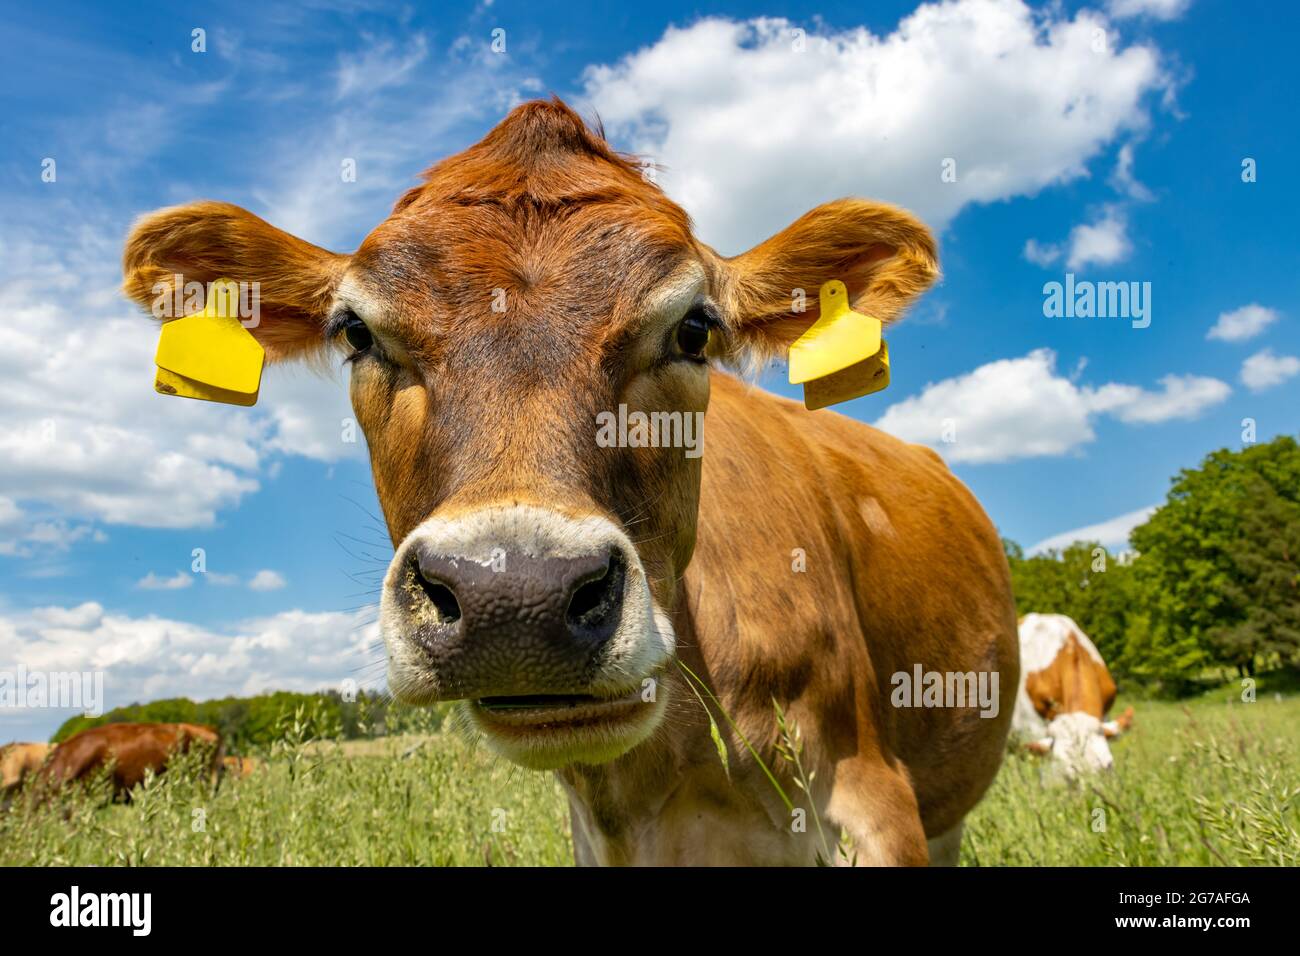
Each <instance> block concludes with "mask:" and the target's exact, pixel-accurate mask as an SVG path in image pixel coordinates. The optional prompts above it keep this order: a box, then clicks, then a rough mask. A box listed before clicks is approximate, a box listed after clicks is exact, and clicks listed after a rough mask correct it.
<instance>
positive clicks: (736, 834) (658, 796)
mask: <svg viewBox="0 0 1300 956" xmlns="http://www.w3.org/2000/svg"><path fill="white" fill-rule="evenodd" d="M686 580H687V581H689V576H688V577H687V579H686ZM679 596H681V595H679ZM691 610H692V609H691V606H690V602H689V600H685V599H683V600H682V601H681V602H680V603H679V604H678V612H677V613H676V614H675V615H674V617H675V620H674V625H675V628H676V634H677V646H678V654H679V656H680V658H681V660H682V662H683V663H684V664H685V665H686V666H687V667H689V668H690V669H691V671H692V672H693V673H694V674H697V675H699V676H700V677H701V678H702V679H703V680H704V681H705V683H706V684H708V685H709V686H711V687H713V686H714V684H715V677H714V675H711V674H709V672H708V670H707V669H706V666H705V664H704V661H703V659H702V658H701V657H700V654H699V644H700V637H699V635H698V634H696V632H695V629H694V626H693V623H692V614H691ZM662 687H663V689H664V693H666V694H667V695H668V708H667V713H666V715H665V717H664V720H663V723H662V724H661V725H660V727H659V729H658V730H657V731H656V732H655V734H654V735H653V736H651V738H650V739H649V740H647V741H645V742H644V743H642V744H640V745H638V746H637V747H634V748H633V749H632V750H630V751H629V752H628V753H626V754H624V755H623V756H622V757H620V758H618V759H617V760H613V761H611V762H609V763H606V764H601V765H599V766H591V765H585V764H578V765H574V766H572V767H567V768H565V769H564V770H562V771H559V772H558V773H557V777H558V778H559V780H560V782H561V784H562V785H563V786H564V789H565V791H566V793H567V795H568V798H569V807H570V818H571V824H572V828H573V842H574V856H575V859H576V861H577V862H578V863H579V864H600V865H648V864H649V865H656V864H657V865H691V864H706V863H708V864H714V865H718V864H737V865H743V864H806V863H809V862H811V860H810V859H808V858H806V850H807V842H806V841H799V840H792V839H791V838H790V831H789V827H788V815H787V814H786V813H785V810H784V808H783V806H782V805H781V804H780V802H779V796H778V795H777V793H776V791H775V790H774V789H772V788H771V785H770V783H769V782H768V781H767V780H766V777H765V776H764V775H763V773H762V771H761V769H760V768H758V767H756V766H755V765H754V764H753V762H752V761H751V760H750V759H749V757H748V755H747V754H744V753H740V752H738V751H737V748H736V747H735V742H734V738H733V736H732V734H730V733H728V730H727V727H726V726H725V725H723V726H721V727H720V728H719V729H720V731H721V732H722V734H723V736H724V738H726V739H727V740H728V741H729V742H731V746H730V747H729V751H730V757H729V761H728V762H729V767H728V768H727V769H726V770H724V768H723V765H722V761H721V759H720V758H719V756H718V751H717V747H716V745H715V743H714V742H713V738H712V736H711V734H710V731H709V721H708V718H707V717H706V716H705V713H704V710H703V708H702V706H701V704H700V701H699V699H698V698H697V697H696V696H695V694H694V693H693V692H692V691H691V688H690V687H689V686H688V685H687V683H686V678H685V676H684V675H683V674H682V672H681V671H680V670H679V669H678V667H677V665H676V664H674V665H672V669H671V670H670V671H669V672H668V673H667V674H665V675H664V677H663V679H662ZM715 690H716V691H717V692H718V693H719V696H721V697H723V698H724V699H725V698H726V696H727V694H726V693H725V690H724V689H723V688H715ZM719 723H722V721H721V719H720V720H719Z"/></svg>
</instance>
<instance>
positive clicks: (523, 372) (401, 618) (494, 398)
mask: <svg viewBox="0 0 1300 956" xmlns="http://www.w3.org/2000/svg"><path fill="white" fill-rule="evenodd" d="M125 273H126V289H127V292H128V294H130V295H131V296H132V297H133V298H135V299H136V300H137V301H139V302H141V303H142V304H147V303H149V302H151V301H152V300H153V299H154V297H155V296H156V295H157V291H156V286H157V285H158V284H159V283H161V284H163V286H166V285H167V284H168V283H170V282H171V281H172V280H171V277H172V276H173V275H175V274H179V275H182V276H183V277H184V279H185V281H197V282H208V281H211V280H212V279H216V278H218V277H222V276H224V277H228V278H230V279H233V280H235V281H238V282H257V283H259V285H260V289H259V292H260V311H261V314H260V324H259V325H258V326H257V327H256V328H255V329H253V333H254V334H255V335H256V336H257V337H258V338H259V340H260V341H261V342H262V343H263V345H264V346H265V347H266V350H267V353H268V356H269V357H270V358H271V359H272V360H273V361H274V360H280V359H289V358H296V357H300V356H307V355H310V354H313V353H316V354H319V353H320V351H321V350H322V349H323V348H324V347H326V346H332V347H335V348H337V349H338V350H340V351H341V352H342V353H343V354H344V355H345V356H346V363H347V367H348V369H349V370H350V375H351V395H352V404H353V407H354V409H355V410H356V415H357V420H358V422H359V423H360V424H361V426H362V428H363V430H364V432H365V435H366V439H367V443H368V445H369V451H370V458H371V464H372V468H373V472H374V478H375V484H376V488H377V491H378V496H379V501H380V503H381V505H382V507H383V511H384V516H385V520H386V522H387V525H388V529H389V533H390V535H391V537H392V540H393V542H394V545H395V549H396V553H395V555H394V557H393V560H392V564H391V565H390V568H389V571H388V574H387V579H386V581H385V583H384V587H383V594H382V599H381V622H382V629H383V635H384V639H385V642H386V645H387V648H388V654H389V683H390V686H391V688H392V690H393V692H394V693H395V694H396V695H397V696H398V697H399V698H401V699H403V700H406V701H410V702H416V703H428V702H433V701H438V700H456V699H460V700H464V701H465V702H466V705H465V706H466V708H467V710H468V713H469V714H470V716H471V719H472V721H473V722H474V724H475V725H476V726H478V727H479V728H480V729H481V730H482V731H483V732H484V733H485V735H486V736H487V738H488V739H489V741H490V743H491V744H492V745H493V746H494V747H495V748H496V749H498V750H499V751H500V752H502V753H504V754H505V755H506V756H507V757H509V758H511V759H513V760H515V761H517V762H519V763H522V764H525V765H528V766H534V767H556V766H561V765H565V764H568V763H572V762H575V761H578V762H590V763H594V762H601V761H604V760H608V759H612V758H613V757H615V756H617V755H619V754H621V753H623V752H624V751H626V750H627V749H628V748H630V747H632V746H634V745H635V744H637V743H638V742H640V741H641V740H643V739H645V738H646V736H648V735H649V734H650V733H651V731H652V730H653V729H654V728H655V726H656V725H657V723H658V721H659V720H660V719H661V718H662V715H663V712H664V706H665V703H666V697H667V694H666V692H665V689H664V687H663V686H662V684H659V683H658V681H659V678H660V677H661V676H663V675H664V673H665V671H666V669H667V668H668V666H669V665H670V664H671V662H672V659H673V655H674V648H675V639H674V633H673V626H672V623H671V612H672V610H673V608H674V604H675V602H676V600H677V596H678V595H677V589H678V582H679V580H680V578H681V575H682V573H683V571H684V570H685V568H686V565H687V563H688V562H689V561H690V559H691V553H692V550H693V548H694V545H695V529H696V511H697V504H698V498H699V492H700V473H701V469H700V464H701V462H700V457H699V456H698V453H697V451H698V449H696V450H693V449H692V448H689V447H680V444H681V443H679V447H632V446H635V445H636V444H638V443H639V442H641V441H642V437H643V436H644V433H640V434H639V435H638V436H637V437H634V436H632V435H630V434H629V435H627V436H626V441H613V442H611V441H609V440H604V441H602V440H600V434H601V429H602V428H604V429H605V437H606V439H608V438H609V437H610V434H611V433H610V432H609V430H608V429H609V428H610V427H613V428H615V429H617V428H618V424H617V423H618V422H620V421H624V420H627V419H626V418H623V417H622V416H620V415H619V410H620V406H622V407H624V408H625V409H626V416H629V417H631V420H632V421H633V423H634V424H633V430H635V422H636V421H637V419H636V418H635V413H636V412H643V413H654V412H659V413H665V412H666V413H675V416H676V419H675V420H673V419H664V418H661V419H659V424H660V425H661V426H666V427H667V428H669V429H670V430H671V428H672V427H674V426H675V425H676V426H677V427H681V426H685V427H687V428H689V427H691V426H692V425H693V424H694V422H695V420H696V419H695V418H694V415H695V413H700V414H701V415H702V413H703V412H704V410H705V407H706V406H707V404H708V401H709V364H710V362H716V361H727V362H737V361H743V360H746V359H752V358H754V357H757V358H759V359H762V358H765V357H767V356H769V355H773V354H779V353H781V352H782V351H783V350H784V349H785V347H787V346H788V345H789V343H790V342H791V341H793V339H794V338H796V337H797V336H798V335H799V334H801V333H802V332H803V331H804V330H805V329H806V328H807V327H808V325H809V324H810V323H811V322H812V321H814V320H815V319H816V317H817V316H816V312H817V290H818V288H819V286H820V285H821V284H822V283H823V282H825V281H827V280H829V279H832V278H838V279H842V280H843V281H844V282H845V283H846V284H847V285H848V288H849V293H850V297H851V299H852V300H853V301H854V302H855V304H856V305H857V307H858V308H860V309H861V310H863V311H868V312H870V313H871V314H873V315H876V316H878V317H880V318H881V319H882V320H886V321H888V320H889V319H892V318H894V317H896V316H897V315H898V314H899V313H900V312H901V310H902V309H903V307H904V306H905V305H906V303H907V301H908V300H909V299H911V298H912V297H914V296H915V295H917V294H918V293H919V292H921V291H922V290H923V289H924V288H925V287H926V286H928V285H929V283H930V282H932V281H933V279H934V278H935V276H936V274H937V267H936V260H935V252H934V245H933V240H932V238H931V236H930V234H929V233H928V232H927V231H926V229H925V227H924V226H922V225H921V224H920V223H919V222H917V221H916V220H915V219H914V218H913V217H911V216H910V215H908V214H907V213H905V212H902V211H900V210H898V209H894V208H891V207H889V206H883V205H878V204H875V203H871V202H866V201H862V200H841V201H838V202H834V203H830V204H828V205H825V206H821V207H819V208H817V209H814V210H813V211H812V212H809V213H807V214H806V215H804V216H803V217H801V218H800V219H799V220H798V221H797V222H795V223H794V224H793V225H791V226H790V227H788V228H787V229H785V230H784V231H782V232H781V233H779V234H777V235H776V236H773V237H772V238H770V239H768V240H767V241H766V242H764V243H762V244H761V245H759V246H757V247H756V248H754V249H752V250H751V251H749V252H747V253H745V254H743V255H741V256H737V257H735V258H732V259H724V258H722V257H720V256H719V255H717V254H716V253H715V252H713V251H712V250H711V249H710V248H708V247H707V246H704V245H702V244H701V243H699V242H698V241H696V239H695V238H694V237H693V236H692V233H691V227H690V222H689V220H688V218H687V216H686V214H685V213H684V212H683V211H682V210H681V209H680V208H679V207H678V206H677V205H676V204H674V203H673V202H671V201H670V200H669V199H667V198H666V197H665V196H664V194H663V193H662V192H661V191H660V190H659V189H658V188H656V187H655V186H654V185H653V184H652V183H651V182H650V181H649V178H648V177H647V176H646V175H645V174H644V173H643V170H642V169H641V168H640V167H638V166H637V165H636V164H635V163H633V162H630V161H629V160H628V159H626V158H624V157H622V156H620V155H618V154H616V153H615V152H613V151H612V150H611V149H610V148H609V146H608V145H607V144H606V143H605V141H604V140H603V138H601V137H600V136H599V135H597V134H595V133H593V132H591V131H590V130H589V129H588V128H587V127H586V126H585V125H584V124H583V123H582V121H581V120H580V119H579V118H578V117H577V116H576V115H575V114H574V113H573V112H572V111H571V110H569V109H568V108H567V107H566V106H564V105H563V104H560V103H558V102H534V103H528V104H525V105H523V106H520V107H519V108H517V109H516V110H514V111H513V112H512V113H511V114H510V115H509V117H507V118H506V119H505V120H504V121H503V122H502V123H501V124H500V125H499V126H498V127H497V128H496V129H494V130H493V131H492V132H491V133H489V134H488V135H487V136H486V137H485V138H484V139H483V140H482V141H481V142H479V143H478V144H476V145H474V146H472V147H471V148H469V149H467V150H465V151H464V152H462V153H460V154H459V155H456V156H453V157H451V158H449V159H446V160H444V161H442V162H440V163H438V164H437V165H435V166H434V167H433V168H432V169H430V170H429V171H428V172H427V173H426V175H425V181H424V183H423V185H421V186H418V187H416V188H414V189H412V190H410V191H409V192H408V193H406V195H405V196H403V197H402V198H401V200H400V201H399V202H398V203H397V205H396V207H395V208H394V210H393V212H392V214H391V215H390V216H389V217H388V218H387V219H386V220H384V221H383V222H382V223H380V224H379V226H378V227H377V228H376V229H375V230H374V231H373V232H371V233H370V235H369V236H368V237H367V238H366V240H365V241H364V242H363V243H362V244H361V247H360V249H358V250H357V251H356V252H355V253H353V254H352V255H337V254H334V253H330V252H327V251H325V250H323V249H320V248H317V247H315V246H313V245H310V244H309V243H306V242H304V241H302V240H300V239H297V238H295V237H293V236H290V235H288V234H286V233H284V232H281V231H280V230H278V229H276V228H274V227H272V226H270V225H269V224H267V223H266V222H264V221H263V220H261V219H259V218H257V217H256V216H254V215H252V214H251V213H248V212H246V211H244V210H243V209H240V208H238V207H235V206H230V205H225V204H221V203H213V202H205V203H196V204H193V205H189V206H181V207H177V208H173V209H165V210H161V211H159V212H156V213H154V214H152V215H150V216H147V217H145V218H144V219H143V220H142V221H141V222H139V223H138V224H137V225H136V227H135V230H134V231H133V233H132V234H131V237H130V240H129V243H128V245H127V249H126V254H125ZM805 296H806V301H807V303H808V306H807V309H806V311H794V308H795V307H796V306H798V305H799V304H800V303H801V300H802V299H803V298H804V297H805ZM598 416H601V417H600V418H598ZM688 419H689V420H688ZM611 420H612V421H613V423H614V424H613V425H612V426H611ZM683 443H684V438H683ZM715 493H717V494H726V489H725V488H719V489H715Z"/></svg>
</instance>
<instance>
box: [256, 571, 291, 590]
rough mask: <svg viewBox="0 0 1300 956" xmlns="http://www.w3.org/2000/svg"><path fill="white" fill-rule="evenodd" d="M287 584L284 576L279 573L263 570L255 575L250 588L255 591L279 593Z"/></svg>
mask: <svg viewBox="0 0 1300 956" xmlns="http://www.w3.org/2000/svg"><path fill="white" fill-rule="evenodd" d="M286 583H287V582H286V581H285V580H284V575H282V574H280V573H279V572H278V571H270V570H263V571H258V572H257V573H256V574H254V575H253V577H252V580H250V581H249V582H248V586H249V588H250V589H251V590H254V591H278V590H279V589H280V588H282V587H284V586H285V584H286Z"/></svg>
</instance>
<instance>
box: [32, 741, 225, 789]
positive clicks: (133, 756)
mask: <svg viewBox="0 0 1300 956" xmlns="http://www.w3.org/2000/svg"><path fill="white" fill-rule="evenodd" d="M196 743H197V744H204V745H208V746H210V747H211V748H212V757H211V764H210V769H211V771H212V774H213V776H214V777H215V775H216V773H217V771H218V769H219V768H220V767H221V734H219V733H218V732H217V731H216V730H215V729H214V728H212V727H204V726H200V725H198V724H105V725H103V726H102V727H92V728H90V729H89V730H83V731H81V733H79V734H74V735H73V736H71V737H69V738H68V739H67V740H65V741H64V742H63V743H62V744H60V745H59V747H58V749H57V750H55V751H54V757H53V758H52V759H51V760H50V762H49V763H48V764H46V766H45V769H44V770H42V771H41V776H40V780H41V782H42V784H43V785H45V786H49V787H58V786H63V785H65V784H67V783H70V782H71V781H74V780H84V779H86V778H87V777H89V776H91V775H92V774H93V773H94V772H95V771H97V770H99V769H100V768H101V767H103V766H105V765H107V764H109V763H110V762H111V763H112V764H113V778H112V779H113V795H114V796H115V797H116V796H120V795H125V794H126V793H127V792H128V791H130V790H131V788H132V787H134V786H136V784H138V783H140V782H141V781H142V780H144V776H145V772H146V771H148V770H152V771H153V772H154V773H162V772H163V771H164V770H165V769H166V768H167V761H168V760H169V759H170V757H171V756H172V754H175V753H184V752H186V751H188V750H189V749H190V747H192V746H194V745H195V744H196Z"/></svg>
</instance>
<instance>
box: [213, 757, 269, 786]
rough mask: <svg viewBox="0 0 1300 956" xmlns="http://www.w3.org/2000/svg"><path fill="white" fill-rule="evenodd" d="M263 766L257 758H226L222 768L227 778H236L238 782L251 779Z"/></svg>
mask: <svg viewBox="0 0 1300 956" xmlns="http://www.w3.org/2000/svg"><path fill="white" fill-rule="evenodd" d="M261 766H262V762H261V761H260V760H258V759H257V758H256V757H225V758H223V759H222V768H223V769H224V770H225V772H226V776H228V777H234V778H235V779H236V780H243V779H244V778H245V777H251V776H252V775H253V773H254V772H255V771H256V770H257V769H258V768H259V767H261Z"/></svg>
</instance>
